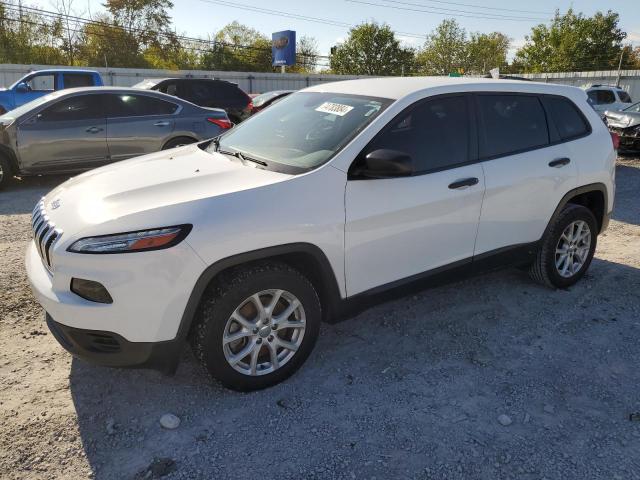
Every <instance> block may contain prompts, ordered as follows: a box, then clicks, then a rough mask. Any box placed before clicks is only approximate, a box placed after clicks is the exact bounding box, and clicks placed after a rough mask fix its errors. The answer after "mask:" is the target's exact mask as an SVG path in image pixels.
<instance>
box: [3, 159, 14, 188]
mask: <svg viewBox="0 0 640 480" xmlns="http://www.w3.org/2000/svg"><path fill="white" fill-rule="evenodd" d="M11 180H13V169H12V168H11V164H10V163H9V160H7V159H6V158H5V157H3V156H0V190H2V189H3V188H5V187H6V186H7V185H9V183H11Z"/></svg>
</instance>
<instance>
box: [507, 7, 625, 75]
mask: <svg viewBox="0 0 640 480" xmlns="http://www.w3.org/2000/svg"><path fill="white" fill-rule="evenodd" d="M618 22H619V16H618V14H617V13H615V12H612V11H611V10H609V11H607V12H606V13H602V12H597V13H596V14H595V15H593V16H592V17H585V16H584V15H583V14H582V13H575V12H574V11H573V9H569V10H568V11H567V13H565V14H560V11H559V10H556V14H555V16H554V18H553V20H552V21H551V23H550V24H549V25H545V24H540V25H537V26H535V27H533V28H532V29H531V34H530V35H528V36H527V37H526V43H525V45H524V46H523V47H522V48H521V49H520V50H518V51H517V52H516V56H515V62H516V63H518V64H520V65H522V66H523V69H524V71H527V72H558V71H579V70H604V69H613V68H617V67H618V61H619V58H620V52H621V50H622V41H623V40H624V39H625V37H626V36H627V34H626V33H625V32H624V31H622V29H621V28H620V27H619V26H618Z"/></svg>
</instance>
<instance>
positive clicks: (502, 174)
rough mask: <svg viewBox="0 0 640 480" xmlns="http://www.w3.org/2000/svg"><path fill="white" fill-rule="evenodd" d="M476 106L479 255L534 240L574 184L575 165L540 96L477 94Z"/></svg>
mask: <svg viewBox="0 0 640 480" xmlns="http://www.w3.org/2000/svg"><path fill="white" fill-rule="evenodd" d="M476 106H477V110H478V118H479V120H480V122H479V126H478V139H479V149H480V157H481V159H483V160H484V161H483V163H482V166H483V168H484V173H485V182H486V192H485V196H484V201H483V204H482V215H481V217H480V225H479V228H478V239H477V241H476V248H475V255H481V254H483V253H488V252H493V251H496V250H499V249H502V248H505V247H513V246H519V245H525V244H529V243H531V242H535V241H537V240H539V239H540V238H541V237H542V234H543V233H544V230H545V228H546V226H547V224H548V222H549V219H550V218H551V216H552V214H553V212H554V210H555V209H556V207H557V205H558V204H559V203H560V200H561V199H562V197H563V196H564V194H565V193H566V192H568V191H569V190H571V189H573V188H575V186H576V184H577V177H578V167H577V159H576V158H572V157H573V155H572V152H571V150H570V149H569V148H568V146H567V144H566V143H558V142H559V139H558V136H557V132H556V131H555V127H553V125H548V124H547V117H546V113H545V109H544V107H543V103H542V100H541V97H540V96H537V95H527V94H520V93H518V94H511V93H486V94H482V93H481V94H477V95H476ZM550 127H551V128H550Z"/></svg>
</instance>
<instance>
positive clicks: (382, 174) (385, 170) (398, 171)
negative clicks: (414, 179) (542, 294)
mask: <svg viewBox="0 0 640 480" xmlns="http://www.w3.org/2000/svg"><path fill="white" fill-rule="evenodd" d="M413 172H414V166H413V159H412V158H411V156H410V155H409V154H407V153H405V152H401V151H398V150H389V149H386V148H383V149H379V150H374V151H373V152H370V153H368V154H367V156H366V157H364V161H363V162H362V164H361V166H360V168H358V169H357V171H356V172H354V173H355V174H356V175H357V176H359V177H366V178H394V177H408V176H410V175H411V174H413Z"/></svg>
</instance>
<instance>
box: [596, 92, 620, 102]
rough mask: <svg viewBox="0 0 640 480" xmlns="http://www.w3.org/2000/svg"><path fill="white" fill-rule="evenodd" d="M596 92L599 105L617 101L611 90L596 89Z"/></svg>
mask: <svg viewBox="0 0 640 480" xmlns="http://www.w3.org/2000/svg"><path fill="white" fill-rule="evenodd" d="M595 93H596V104H597V105H603V104H607V103H613V102H615V101H616V97H615V95H614V94H613V92H612V91H611V90H596V91H595Z"/></svg>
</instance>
